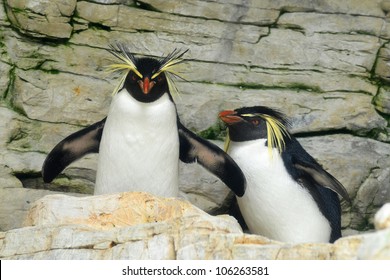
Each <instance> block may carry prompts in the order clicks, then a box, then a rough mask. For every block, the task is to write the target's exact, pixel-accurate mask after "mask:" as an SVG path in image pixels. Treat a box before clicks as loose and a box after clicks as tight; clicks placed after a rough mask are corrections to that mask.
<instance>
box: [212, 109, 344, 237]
mask: <svg viewBox="0 0 390 280" xmlns="http://www.w3.org/2000/svg"><path fill="white" fill-rule="evenodd" d="M219 118H220V119H221V120H222V121H223V122H224V123H225V124H226V126H227V137H226V142H225V151H226V152H227V153H228V154H229V155H230V156H231V157H232V158H233V160H235V161H236V163H237V164H238V165H239V167H240V168H241V170H242V171H243V172H244V175H245V177H246V180H247V189H246V191H245V194H244V195H243V196H242V197H237V202H238V206H239V210H240V211H241V214H242V217H243V218H244V221H245V223H246V225H247V226H248V228H249V231H250V232H251V233H254V234H260V235H263V236H266V237H268V238H271V239H274V240H278V241H282V242H287V243H308V242H320V243H328V242H331V243H332V242H334V241H335V240H337V239H338V238H340V237H341V207H340V200H339V197H338V194H339V195H341V197H343V198H344V199H345V200H347V201H350V200H349V197H348V193H347V191H346V190H345V188H344V187H343V185H342V184H341V183H340V182H339V181H337V179H336V178H334V177H333V176H332V175H331V174H329V173H328V172H326V171H325V170H324V169H323V168H322V167H321V165H320V164H319V163H318V162H317V161H316V160H315V159H314V158H313V157H312V156H311V155H309V154H308V153H307V152H306V151H305V149H304V148H303V147H302V146H301V144H300V143H299V142H298V141H297V139H296V138H295V137H294V136H293V135H291V133H290V132H289V131H288V129H287V127H288V126H289V122H288V119H287V117H286V116H285V115H284V114H282V113H281V112H279V111H277V110H274V109H272V108H268V107H264V106H254V107H243V108H239V109H235V110H226V111H222V112H220V113H219Z"/></svg>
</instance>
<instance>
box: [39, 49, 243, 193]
mask: <svg viewBox="0 0 390 280" xmlns="http://www.w3.org/2000/svg"><path fill="white" fill-rule="evenodd" d="M110 52H111V53H112V54H113V55H114V56H115V57H116V58H118V59H119V60H121V63H119V64H113V65H111V66H110V69H112V71H120V72H124V75H123V77H122V78H121V80H120V83H119V85H118V87H117V88H116V89H115V90H114V94H115V95H114V97H113V99H112V103H111V106H110V109H109V113H108V116H107V118H104V119H103V120H101V121H100V122H97V123H95V124H93V125H91V126H89V127H86V128H84V129H82V130H80V131H77V132H75V133H74V134H72V135H70V136H68V137H67V138H65V139H64V140H62V141H61V142H60V143H58V144H57V145H56V146H55V147H54V148H53V150H52V151H51V152H50V153H49V154H48V156H47V158H46V160H45V162H44V164H43V167H42V175H43V179H44V181H45V182H50V181H52V180H53V179H54V178H55V177H56V176H57V175H58V174H59V173H60V172H61V171H63V170H64V168H65V167H67V166H68V165H69V164H70V163H72V162H73V161H75V160H77V159H79V158H80V157H82V156H84V155H85V154H88V153H97V152H98V153H99V159H98V168H97V174H96V184H95V191H94V193H95V194H106V193H115V192H125V191H145V192H149V193H151V194H154V195H158V196H163V197H175V196H177V195H178V192H179V182H178V172H179V159H180V160H181V161H183V162H185V163H192V162H197V163H199V164H200V165H202V166H203V167H204V168H206V169H207V170H209V171H210V172H212V173H213V174H215V175H216V176H218V177H219V178H220V179H221V180H222V181H223V182H224V183H225V184H226V185H227V186H228V187H229V188H230V189H232V191H233V192H234V193H235V194H236V195H237V196H242V195H243V194H244V191H245V184H246V183H245V177H244V175H243V173H242V171H241V170H240V168H239V167H238V166H237V164H236V163H235V162H234V161H233V160H232V159H231V157H230V156H229V155H227V154H226V153H225V152H224V151H223V150H221V149H220V148H218V147H217V146H216V145H214V144H212V143H210V142H208V141H206V140H204V139H202V138H200V137H198V136H197V135H196V134H194V133H193V132H191V131H190V130H188V129H187V128H185V127H184V126H183V125H182V124H181V122H180V120H179V118H178V115H177V111H176V106H175V103H174V101H173V98H172V93H173V92H176V91H177V89H176V87H175V85H174V84H173V78H174V77H175V76H178V74H177V72H176V70H175V67H176V65H178V64H179V63H181V62H182V61H183V59H182V56H183V55H184V54H185V53H186V51H185V52H179V51H176V50H175V51H173V52H172V53H171V54H169V55H168V56H167V57H165V58H162V59H155V58H146V57H143V58H136V57H135V56H134V55H132V54H131V53H130V51H129V50H128V49H127V48H126V47H125V46H124V45H123V44H117V45H116V46H112V48H111V50H110Z"/></svg>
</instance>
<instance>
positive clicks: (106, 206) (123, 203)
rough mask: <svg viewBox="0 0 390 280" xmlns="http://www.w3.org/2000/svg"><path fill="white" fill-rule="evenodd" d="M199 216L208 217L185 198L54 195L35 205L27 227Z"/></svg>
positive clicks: (106, 225)
mask: <svg viewBox="0 0 390 280" xmlns="http://www.w3.org/2000/svg"><path fill="white" fill-rule="evenodd" d="M64 205H66V207H64ZM199 215H206V216H208V215H207V214H206V213H204V212H203V211H201V210H200V209H198V208H196V207H194V206H192V205H191V204H190V203H189V202H187V201H185V200H179V199H175V198H158V197H154V196H152V195H150V194H147V193H137V192H129V193H119V194H112V195H101V196H100V195H99V196H87V197H82V198H78V197H73V196H67V195H50V196H45V197H43V198H42V199H40V200H38V201H36V202H35V203H34V204H33V205H32V207H31V209H30V211H29V213H28V216H27V220H26V222H25V226H49V225H55V224H82V225H88V226H90V227H93V228H95V229H110V228H118V227H127V226H135V225H140V224H146V223H158V222H163V221H166V220H169V219H176V218H179V217H192V216H199Z"/></svg>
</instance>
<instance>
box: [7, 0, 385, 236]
mask: <svg viewBox="0 0 390 280" xmlns="http://www.w3.org/2000/svg"><path fill="white" fill-rule="evenodd" d="M389 12H390V8H389V1H388V0H345V1H334V0H325V1H309V0H307V1H297V0H277V1H271V0H261V1H250V0H243V1H240V0H226V1H222V0H219V1H200V0H186V1H163V0H144V1H126V0H109V1H97V0H96V1H76V0H66V1H59V0H54V1H45V0H40V1H39V0H23V1H19V0H18V1H16V0H2V1H1V5H0V73H1V75H0V175H1V178H0V197H1V200H2V201H1V203H0V229H1V230H8V229H12V228H17V227H20V226H21V221H22V220H23V217H24V215H25V213H26V210H27V209H28V208H29V206H30V204H31V203H32V202H33V201H35V200H36V199H38V198H39V197H41V196H43V195H45V194H49V193H53V192H70V193H72V194H74V195H85V194H90V193H92V191H93V182H94V176H95V170H96V155H90V156H88V157H86V158H84V159H82V160H80V161H79V162H76V163H74V164H73V165H72V166H71V167H70V168H68V169H67V170H66V171H65V172H64V174H63V175H62V176H60V177H59V178H58V179H57V180H55V181H54V183H53V184H43V182H42V179H41V177H40V168H41V165H42V163H43V160H44V158H45V156H46V154H47V153H48V152H49V151H50V150H51V149H52V148H53V147H54V145H55V144H56V143H57V142H58V141H60V140H61V139H63V138H64V137H65V136H67V135H69V134H70V133H72V132H74V131H76V130H78V129H80V128H81V127H83V126H85V125H88V124H91V123H93V122H96V121H98V120H100V119H101V118H103V117H104V116H105V115H106V113H107V109H108V106H109V104H110V100H111V92H112V90H113V88H114V87H115V85H116V83H117V80H116V79H115V77H112V76H109V75H107V74H106V72H104V66H105V65H107V64H109V63H112V62H113V57H112V56H111V55H110V54H109V53H108V52H107V49H108V45H109V44H110V43H113V42H115V41H124V42H127V43H128V45H129V48H130V49H131V50H132V51H133V52H134V53H135V54H136V55H148V56H163V55H164V54H168V53H169V52H171V51H172V50H173V49H175V48H179V49H187V48H188V49H189V51H188V53H187V54H186V56H185V59H186V60H187V63H186V64H185V65H183V67H182V73H183V75H184V76H185V78H186V80H187V81H186V82H183V81H178V83H177V86H178V88H179V90H180V92H181V97H179V98H177V100H176V103H177V107H178V112H179V115H180V118H181V120H182V122H183V123H184V124H185V125H186V126H187V127H189V128H190V129H192V130H194V131H196V132H199V133H201V135H203V136H205V137H209V138H212V139H213V140H218V141H217V143H218V144H219V145H222V142H220V140H222V139H223V135H224V134H223V129H222V128H221V125H220V124H219V122H218V120H217V113H218V112H219V111H220V110H223V109H227V108H235V107H239V106H245V105H246V106H250V105H266V106H271V107H274V108H277V109H280V110H282V111H283V112H285V113H286V114H287V115H289V116H290V117H291V120H292V128H291V129H292V131H293V132H294V133H297V135H298V136H299V139H300V140H301V142H302V144H303V145H304V147H306V148H307V150H308V151H309V152H310V153H311V154H312V155H313V156H314V157H315V158H316V159H317V160H318V161H319V162H320V163H321V164H323V165H324V167H325V168H326V169H327V170H329V171H330V173H332V174H333V175H334V176H335V177H337V178H338V179H339V180H340V181H341V182H342V183H343V184H344V186H345V187H346V188H347V190H348V192H349V194H350V196H351V198H352V201H353V203H352V205H348V204H346V203H345V202H343V203H342V205H343V227H344V228H345V229H352V230H358V231H364V230H368V229H371V228H372V227H373V214H374V213H375V212H376V211H377V209H378V208H379V207H380V206H381V205H383V204H384V203H385V202H388V201H390V192H389V189H390V144H389V142H390V136H389V132H390V127H389V120H390V58H389V53H390V43H389V42H390V18H389ZM181 185H182V196H183V197H184V198H187V199H189V200H190V201H191V202H193V203H194V204H195V205H197V206H198V207H200V208H201V209H204V210H206V211H208V212H211V213H214V212H216V211H217V209H219V208H220V207H222V208H223V209H224V208H226V207H227V205H226V202H227V201H230V200H229V199H230V198H231V194H229V191H228V189H227V188H226V187H224V186H223V185H222V184H221V183H220V182H219V181H218V180H217V179H215V178H214V177H212V176H210V175H209V174H207V173H206V172H205V171H203V170H202V169H201V168H199V167H197V166H182V167H181Z"/></svg>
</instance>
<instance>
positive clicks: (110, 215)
mask: <svg viewBox="0 0 390 280" xmlns="http://www.w3.org/2000/svg"><path fill="white" fill-rule="evenodd" d="M134 202H136V203H134ZM389 206H390V204H386V205H385V206H384V207H383V208H381V210H380V211H379V212H378V214H377V215H376V217H375V225H376V228H377V230H378V231H375V232H372V233H365V234H360V235H355V236H349V237H344V238H341V239H339V240H337V241H336V242H335V243H334V244H326V243H301V244H288V243H281V242H277V241H274V240H270V239H267V238H265V237H262V236H259V235H250V234H245V233H243V232H242V230H241V228H240V226H239V225H238V223H237V221H236V220H235V219H234V218H233V217H231V216H228V215H219V216H211V215H209V214H207V213H205V212H203V211H202V210H200V209H199V208H197V207H195V206H193V205H192V204H191V203H189V202H187V201H184V200H179V199H176V198H158V197H154V196H151V195H148V194H146V193H121V194H113V195H101V196H92V197H83V198H75V197H72V196H66V195H49V196H46V197H44V198H42V199H40V200H38V201H36V202H35V203H34V204H33V206H32V208H31V211H30V212H29V214H28V218H27V220H26V223H25V225H27V227H23V228H19V229H14V230H10V231H8V232H5V233H0V258H1V259H3V260H4V259H38V260H39V259H61V260H64V259H65V260H68V259H69V260H72V259H73V260H74V259H77V260H80V259H127V260H128V259H153V260H172V259H178V260H188V259H200V260H202V259H207V260H213V259H218V260H221V259H222V260H223V259H226V260H231V259H233V260H234V259H246V260H247V259H266V260H289V259H320V260H324V259H325V260H328V259H337V260H341V259H346V260H351V259H352V260H354V259H389V258H390V250H389V236H390V228H389V218H390V215H389V214H390V213H389V212H390V211H389Z"/></svg>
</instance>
